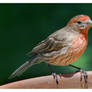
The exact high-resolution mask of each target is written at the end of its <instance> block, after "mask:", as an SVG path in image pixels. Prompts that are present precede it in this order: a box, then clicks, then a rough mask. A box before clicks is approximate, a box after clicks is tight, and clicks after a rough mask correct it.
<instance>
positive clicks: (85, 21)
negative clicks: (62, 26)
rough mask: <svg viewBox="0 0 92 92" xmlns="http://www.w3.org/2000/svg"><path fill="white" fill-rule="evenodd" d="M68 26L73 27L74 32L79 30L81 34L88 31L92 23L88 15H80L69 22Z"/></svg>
mask: <svg viewBox="0 0 92 92" xmlns="http://www.w3.org/2000/svg"><path fill="white" fill-rule="evenodd" d="M68 26H71V27H72V28H73V29H74V30H79V31H80V32H83V31H84V30H85V31H88V29H89V28H90V27H92V21H91V19H90V17H89V16H87V15H78V16H75V17H73V18H72V19H71V20H70V21H69V23H68ZM86 33H87V32H86Z"/></svg>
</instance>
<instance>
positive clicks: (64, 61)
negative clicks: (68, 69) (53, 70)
mask: <svg viewBox="0 0 92 92" xmlns="http://www.w3.org/2000/svg"><path fill="white" fill-rule="evenodd" d="M72 44H73V45H72V47H71V48H70V49H69V50H68V51H67V52H66V53H65V54H63V55H58V56H55V57H54V56H53V57H52V58H50V59H49V60H48V61H47V63H50V64H54V65H59V66H60V65H61V66H65V65H69V64H72V63H73V62H74V61H76V60H77V59H78V58H79V57H80V56H81V55H82V54H83V53H84V51H85V49H86V46H87V40H86V39H85V38H84V37H83V36H80V37H76V39H75V40H74V41H73V42H72Z"/></svg>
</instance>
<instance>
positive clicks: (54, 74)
mask: <svg viewBox="0 0 92 92" xmlns="http://www.w3.org/2000/svg"><path fill="white" fill-rule="evenodd" d="M52 75H53V78H54V79H55V80H56V84H57V85H58V84H59V80H58V75H57V74H56V73H52Z"/></svg>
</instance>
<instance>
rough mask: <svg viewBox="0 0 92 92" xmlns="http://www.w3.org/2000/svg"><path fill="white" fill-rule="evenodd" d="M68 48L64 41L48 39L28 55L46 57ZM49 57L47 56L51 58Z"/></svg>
mask: <svg viewBox="0 0 92 92" xmlns="http://www.w3.org/2000/svg"><path fill="white" fill-rule="evenodd" d="M64 47H68V46H66V44H65V43H64V40H63V39H62V40H58V39H56V38H54V37H48V38H47V39H46V40H43V41H42V42H41V43H39V44H38V45H37V46H36V47H35V48H33V50H32V51H31V52H29V53H28V55H29V56H33V55H35V54H40V55H45V54H47V53H48V54H49V55H50V54H52V52H57V51H59V50H61V49H62V48H64ZM49 55H47V56H49Z"/></svg>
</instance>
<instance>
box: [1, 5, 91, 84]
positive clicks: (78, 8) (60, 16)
mask: <svg viewBox="0 0 92 92" xmlns="http://www.w3.org/2000/svg"><path fill="white" fill-rule="evenodd" d="M79 14H86V15H88V16H90V17H91V18H92V4H0V84H5V83H8V82H12V81H16V80H22V79H27V78H32V77H37V76H43V75H49V74H50V72H49V70H48V67H47V64H46V63H44V62H42V63H40V64H37V65H34V66H32V67H31V68H30V69H28V70H27V71H26V72H25V73H24V74H23V75H21V76H20V77H17V78H14V79H11V80H9V79H8V77H9V76H10V75H11V73H12V72H13V71H14V70H15V69H17V68H18V67H19V66H20V65H21V64H23V63H24V62H25V61H27V60H28V59H29V57H28V56H27V55H26V54H27V53H28V52H29V51H30V50H32V48H33V47H34V46H36V44H38V43H39V42H40V41H42V40H44V39H45V38H46V37H47V36H48V35H50V34H51V33H53V32H55V31H56V30H58V29H60V28H62V27H64V26H65V25H66V24H67V22H68V21H69V20H70V19H71V18H72V17H74V16H76V15H79ZM91 41H92V29H90V31H89V45H88V48H87V50H86V52H85V53H84V54H83V55H82V56H81V58H80V59H78V60H77V62H74V63H73V64H74V65H76V66H78V67H81V68H83V69H85V70H92V58H91V57H92V42H91ZM52 68H53V71H54V72H57V73H60V72H61V73H69V72H74V71H75V69H73V68H70V67H68V66H65V67H62V66H61V67H60V66H58V67H57V66H52Z"/></svg>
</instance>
